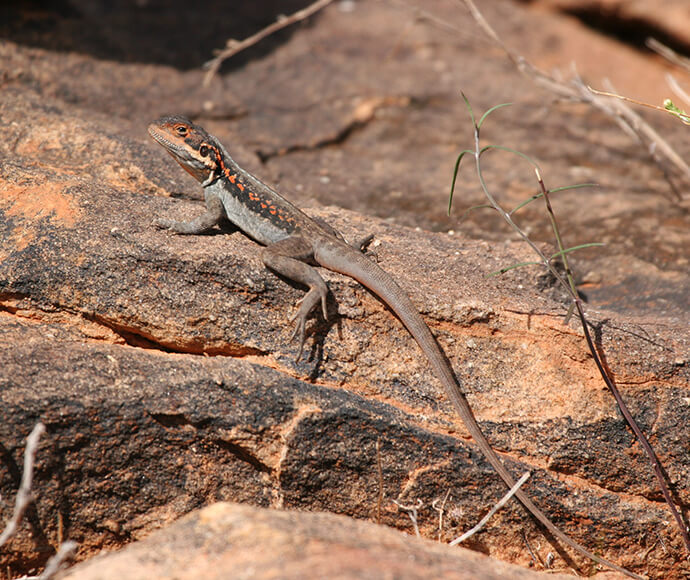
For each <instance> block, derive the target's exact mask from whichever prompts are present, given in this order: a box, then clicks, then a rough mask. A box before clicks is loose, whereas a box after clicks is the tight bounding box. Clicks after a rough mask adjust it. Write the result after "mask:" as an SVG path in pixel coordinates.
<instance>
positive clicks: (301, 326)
mask: <svg viewBox="0 0 690 580" xmlns="http://www.w3.org/2000/svg"><path fill="white" fill-rule="evenodd" d="M327 297H328V294H327V293H321V292H318V291H315V290H310V291H309V292H307V293H306V294H305V295H304V296H303V297H302V298H300V299H299V300H298V301H297V302H296V303H295V306H297V307H298V308H297V310H296V311H295V313H294V314H292V315H290V316H288V322H290V323H292V322H294V323H295V327H294V329H293V331H292V334H291V335H290V342H292V341H293V340H295V338H297V337H298V336H299V350H298V351H297V358H296V360H299V359H300V358H302V351H303V350H304V342H305V340H306V337H307V317H308V316H309V313H310V312H311V311H312V310H313V309H314V307H315V306H316V303H317V301H320V302H321V312H322V314H323V318H324V320H328V309H327V303H326V298H327Z"/></svg>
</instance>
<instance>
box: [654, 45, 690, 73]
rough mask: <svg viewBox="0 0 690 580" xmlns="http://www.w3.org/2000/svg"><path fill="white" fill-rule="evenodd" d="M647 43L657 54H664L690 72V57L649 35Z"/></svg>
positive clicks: (670, 60) (667, 58)
mask: <svg viewBox="0 0 690 580" xmlns="http://www.w3.org/2000/svg"><path fill="white" fill-rule="evenodd" d="M645 45H647V48H649V49H650V50H653V51H654V52H656V53H657V54H659V55H661V56H663V57H664V58H665V59H666V60H667V61H669V62H671V63H673V64H675V65H676V66H679V67H681V68H683V69H685V70H686V71H688V72H690V58H687V57H686V56H681V55H680V54H678V53H677V52H676V51H675V50H673V49H671V48H669V47H668V46H666V45H665V44H662V43H661V42H659V41H658V40H657V39H656V38H652V37H649V38H648V39H647V40H646V41H645Z"/></svg>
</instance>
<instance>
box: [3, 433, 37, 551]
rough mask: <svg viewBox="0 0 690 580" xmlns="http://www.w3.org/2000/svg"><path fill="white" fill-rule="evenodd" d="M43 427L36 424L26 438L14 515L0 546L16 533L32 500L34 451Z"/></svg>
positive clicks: (4, 532) (6, 527) (8, 523)
mask: <svg viewBox="0 0 690 580" xmlns="http://www.w3.org/2000/svg"><path fill="white" fill-rule="evenodd" d="M45 430H46V428H45V425H44V424H43V423H41V422H38V423H36V425H35V426H34V428H33V430H32V431H31V433H30V434H29V436H28V437H27V438H26V449H25V450H24V471H23V473H22V481H21V484H20V486H19V490H18V491H17V497H16V498H15V501H14V513H13V514H12V518H11V519H10V521H9V522H7V525H6V526H5V529H4V530H3V532H2V534H0V546H2V545H3V544H5V542H7V540H9V539H10V538H11V537H12V536H13V535H14V534H15V533H16V532H17V528H18V527H19V523H20V522H21V520H22V516H23V515H24V512H25V511H26V508H27V507H29V504H30V503H31V501H32V500H33V497H32V495H31V483H32V481H33V475H34V460H35V458H36V451H37V449H38V440H39V439H40V438H41V435H43V433H44V432H45Z"/></svg>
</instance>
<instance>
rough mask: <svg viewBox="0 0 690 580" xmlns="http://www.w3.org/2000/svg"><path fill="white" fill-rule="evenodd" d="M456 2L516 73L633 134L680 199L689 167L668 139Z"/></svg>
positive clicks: (471, 8) (689, 174)
mask: <svg viewBox="0 0 690 580" xmlns="http://www.w3.org/2000/svg"><path fill="white" fill-rule="evenodd" d="M459 1H460V2H464V4H465V5H466V6H467V8H468V9H469V11H470V13H471V14H472V17H473V18H474V19H475V21H476V22H477V24H478V25H479V27H480V28H481V29H482V30H483V31H484V32H485V33H486V35H487V36H488V37H489V38H491V39H492V40H493V41H494V42H495V43H496V44H497V45H498V46H499V47H501V49H502V50H503V51H504V52H505V53H506V55H507V56H508V58H509V59H510V60H511V61H512V62H513V64H514V65H515V67H516V68H517V69H518V71H520V73H522V74H523V75H525V76H527V77H529V78H531V79H532V80H533V81H534V82H536V83H537V84H538V85H541V86H542V87H544V88H546V89H548V90H549V91H551V92H553V93H555V94H556V95H558V96H559V97H561V98H566V99H570V100H573V101H579V102H582V103H587V104H589V105H591V106H593V107H595V108H596V109H599V110H600V111H602V112H603V113H605V114H606V115H608V116H609V117H612V118H613V119H615V120H616V122H617V123H618V124H619V125H621V126H623V127H625V130H626V132H627V133H629V134H631V135H634V137H635V138H636V139H637V141H638V142H639V143H640V144H641V145H642V146H643V147H644V149H645V150H646V151H647V152H648V153H649V155H650V156H651V157H652V159H653V160H654V161H655V162H656V163H657V165H659V167H660V168H661V170H662V171H663V173H664V176H665V177H666V180H667V181H668V183H669V185H670V186H671V189H672V190H673V192H674V194H675V198H676V201H682V200H683V195H682V194H681V193H680V192H681V191H683V189H684V187H683V185H684V184H686V183H690V167H689V166H688V164H687V163H685V161H683V159H682V157H681V156H680V155H678V154H677V153H676V152H675V151H674V149H673V148H672V147H671V146H670V145H669V144H668V142H667V141H666V140H665V139H663V137H661V135H659V134H658V133H657V132H656V131H655V130H654V129H652V127H651V126H650V125H649V124H648V123H647V122H646V121H644V120H643V119H642V118H641V117H640V116H639V115H638V114H637V113H635V112H634V111H633V110H632V109H631V108H630V107H628V106H627V105H625V103H623V102H621V101H617V100H612V99H610V98H608V97H602V96H600V95H596V94H595V93H593V92H592V91H591V90H590V89H589V87H588V86H587V84H586V83H585V82H584V81H583V80H582V79H581V78H580V76H579V75H577V73H576V74H575V78H574V79H573V80H572V81H571V82H570V83H569V84H568V83H564V82H561V81H559V80H557V79H556V78H554V77H552V76H551V75H548V74H546V73H545V72H543V71H542V70H540V69H538V68H537V67H535V66H534V65H533V64H531V63H530V62H528V61H527V60H526V59H525V58H524V57H522V56H520V55H519V54H517V53H515V52H514V51H513V50H511V49H510V48H508V47H507V46H506V45H505V44H504V43H503V41H502V40H501V39H500V37H499V36H498V34H496V31H495V30H494V29H493V28H492V27H491V25H490V24H489V23H488V22H487V21H486V19H485V18H484V16H483V15H482V13H481V12H480V11H479V10H478V8H477V7H476V5H475V4H474V2H473V0H459ZM672 169H675V171H671V170H672ZM674 174H675V175H678V174H679V178H680V179H681V180H682V183H681V184H678V185H677V184H676V183H675V181H676V179H674Z"/></svg>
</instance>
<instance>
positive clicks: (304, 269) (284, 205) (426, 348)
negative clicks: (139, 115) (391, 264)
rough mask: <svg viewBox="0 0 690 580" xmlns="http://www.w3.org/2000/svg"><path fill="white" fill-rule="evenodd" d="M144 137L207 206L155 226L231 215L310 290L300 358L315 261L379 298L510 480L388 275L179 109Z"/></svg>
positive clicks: (271, 260)
mask: <svg viewBox="0 0 690 580" xmlns="http://www.w3.org/2000/svg"><path fill="white" fill-rule="evenodd" d="M148 132H149V134H150V136H151V137H152V138H153V139H154V140H155V141H156V142H157V143H159V144H160V145H162V146H163V148H164V149H165V150H166V151H167V152H168V153H169V154H170V155H171V156H172V157H173V159H174V160H175V161H177V163H178V164H179V165H180V166H181V167H182V168H183V169H184V170H185V171H187V172H188V173H189V174H190V175H192V177H194V178H195V179H196V180H197V181H198V182H199V183H200V184H201V186H202V187H203V190H204V200H205V203H206V211H205V212H204V213H203V214H200V215H199V216H198V217H196V218H195V219H193V220H191V221H188V222H181V221H175V220H172V219H168V218H158V219H156V220H155V221H154V225H155V226H157V227H159V228H163V229H168V230H171V231H173V232H175V233H177V234H186V235H193V234H201V233H204V232H207V231H209V230H211V229H212V228H214V227H215V226H216V225H218V224H221V223H223V222H226V220H229V221H230V222H231V223H232V224H233V225H234V226H235V227H236V228H237V229H239V230H241V231H242V232H243V233H244V234H246V235H247V236H248V237H249V238H251V239H253V240H254V241H255V242H257V243H259V244H260V245H262V246H263V248H262V250H261V259H262V261H263V263H264V265H265V266H266V267H267V268H268V269H269V270H272V271H274V272H276V273H278V274H280V275H282V276H284V277H285V278H287V279H289V280H293V281H295V282H298V283H300V284H301V285H304V286H305V287H307V288H308V290H307V292H306V294H305V295H304V296H303V297H302V298H301V299H300V300H299V301H298V302H297V309H296V312H295V313H294V315H292V316H291V317H290V322H291V323H293V322H294V324H295V326H294V331H293V338H294V337H296V336H299V340H300V349H299V354H298V358H299V356H301V352H302V346H303V344H304V341H305V327H306V320H307V317H308V316H309V315H310V313H311V312H312V311H313V310H314V309H316V308H317V307H318V306H320V308H321V312H322V314H323V317H324V319H328V313H327V310H326V298H327V296H328V292H329V289H328V286H327V285H326V283H325V282H324V280H323V278H322V277H321V275H320V274H319V273H318V271H317V270H316V269H315V267H314V266H321V267H323V268H327V269H328V270H331V271H333V272H338V273H340V274H344V275H346V276H349V277H350V278H353V279H354V280H356V281H357V282H359V283H360V284H362V285H363V286H365V287H366V288H367V289H369V290H370V291H371V292H373V293H374V294H376V295H377V296H378V297H379V298H380V299H382V300H383V301H384V302H385V303H386V305H387V306H388V307H389V308H390V309H391V310H392V311H393V312H394V313H395V314H396V315H397V317H398V318H399V319H400V321H401V322H402V324H403V325H404V326H405V327H406V328H407V330H408V331H409V333H410V334H411V335H412V337H413V338H414V340H415V341H416V342H417V344H418V345H419V347H420V348H421V349H422V351H423V352H424V354H425V355H426V358H427V359H428V360H429V363H430V365H431V367H432V368H433V370H434V372H435V374H436V376H437V377H438V379H439V380H440V382H441V384H442V385H443V387H444V389H445V391H446V393H447V396H448V398H449V399H450V400H451V402H452V403H453V406H454V407H455V409H456V411H457V413H458V414H459V416H460V418H461V419H462V421H463V423H464V424H465V426H466V428H467V429H468V431H469V432H470V434H471V435H472V438H473V439H474V441H475V443H476V444H477V445H478V447H479V449H480V450H481V452H482V453H483V455H484V456H485V457H486V459H487V460H488V461H489V463H490V464H491V466H492V467H493V468H494V469H495V470H496V472H497V473H498V475H499V476H500V477H501V479H502V480H503V482H504V483H505V484H506V485H507V486H508V488H513V487H514V486H515V479H514V477H513V476H512V475H511V473H510V472H509V471H508V469H507V468H506V467H505V465H504V464H503V461H502V460H501V459H500V457H499V456H498V454H497V453H496V451H495V450H494V449H493V447H492V446H491V444H490V443H489V441H488V439H487V438H486V436H485V435H484V432H483V431H482V429H481V427H480V426H479V423H478V422H477V420H476V418H475V417H474V414H473V412H472V409H471V407H470V405H469V402H468V401H467V398H466V397H465V394H464V393H463V391H462V388H461V386H460V383H459V381H458V379H457V378H456V375H455V373H454V372H453V370H452V368H451V366H450V363H449V362H448V359H447V357H446V355H445V353H444V352H443V351H442V349H441V347H440V346H439V344H438V342H437V341H436V339H435V338H434V335H433V334H432V332H431V330H430V329H429V326H428V325H427V324H426V322H425V321H424V319H423V318H422V315H421V314H420V313H419V311H418V310H417V308H416V307H415V306H414V304H413V303H412V301H411V299H410V298H409V296H408V295H407V294H406V293H405V291H404V290H403V289H402V288H401V287H400V286H399V285H398V283H397V282H396V281H395V280H394V279H393V277H392V276H391V275H390V274H388V273H387V272H386V271H385V270H383V268H381V267H380V266H379V265H378V264H377V263H376V262H375V261H373V260H371V259H370V258H369V257H367V256H366V255H365V254H364V253H363V252H362V248H361V247H360V248H357V247H353V246H351V245H349V244H348V243H347V242H346V241H345V240H344V239H343V237H342V236H341V235H340V234H339V233H338V232H337V231H336V230H335V229H334V228H332V227H330V226H329V225H328V224H326V223H325V222H323V221H321V220H317V219H314V218H311V217H309V216H308V215H307V214H306V213H304V212H303V211H302V210H300V209H299V208H297V207H296V206H295V205H293V204H292V203H290V202H289V201H288V200H287V199H285V198H284V197H283V196H281V195H280V194H279V193H278V192H277V191H275V190H274V189H273V188H271V187H269V186H268V185H266V184H265V183H264V182H262V181H261V180H260V179H258V178H257V177H255V176H254V175H252V174H251V173H249V172H248V171H245V170H244V169H242V168H241V167H240V166H239V165H238V164H237V163H236V162H235V161H234V160H233V159H232V157H231V156H230V154H229V153H228V152H227V150H226V149H225V147H223V145H222V144H221V143H220V141H219V140H218V139H216V138H215V137H213V136H212V135H210V134H209V133H207V132H206V131H205V130H204V129H203V128H202V127H200V126H199V125H196V124H195V123H193V122H192V121H190V120H189V119H187V118H186V117H183V116H179V115H171V116H164V117H161V118H159V119H157V120H156V121H154V122H153V123H151V124H150V125H149V127H148ZM515 496H516V497H517V498H518V500H519V501H520V502H521V503H522V504H523V506H524V507H525V508H526V509H527V511H528V512H530V513H531V514H532V516H533V517H534V518H535V519H536V520H537V521H538V522H540V523H541V524H542V525H543V526H544V527H545V528H546V529H547V530H548V531H549V532H550V533H551V534H552V535H553V536H555V537H557V538H559V539H560V540H561V541H562V542H564V543H565V544H567V545H568V546H570V547H571V548H573V549H574V550H576V551H578V552H580V553H581V554H582V555H584V556H586V557H588V558H590V559H591V560H593V561H595V562H597V563H598V564H601V565H604V566H607V567H609V568H612V569H613V570H616V571H618V572H621V573H623V574H625V575H627V576H629V577H631V578H637V579H641V578H643V577H642V576H639V575H637V574H634V573H633V572H630V571H628V570H626V569H625V568H622V567H621V566H618V565H617V564H614V563H613V562H609V561H608V560H605V559H604V558H602V557H600V556H597V555H595V554H593V553H592V552H590V551H589V550H587V549H586V548H584V547H583V546H581V545H580V544H579V543H577V542H576V541H575V540H573V539H572V538H570V537H569V536H568V535H566V534H565V532H563V531H561V530H560V529H559V528H558V527H557V526H556V525H555V524H554V523H553V522H552V521H551V519H549V517H548V516H547V515H546V514H545V513H544V512H543V511H542V510H541V509H539V508H538V507H537V506H536V505H535V503H534V502H533V501H532V499H531V498H530V497H529V496H528V495H527V494H526V493H525V492H524V491H523V490H522V489H521V488H518V490H517V491H516V492H515Z"/></svg>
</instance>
